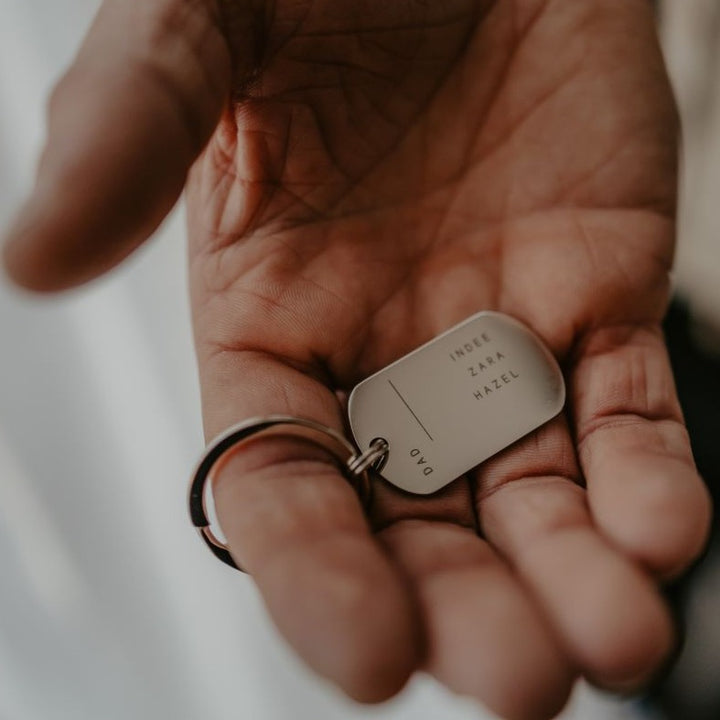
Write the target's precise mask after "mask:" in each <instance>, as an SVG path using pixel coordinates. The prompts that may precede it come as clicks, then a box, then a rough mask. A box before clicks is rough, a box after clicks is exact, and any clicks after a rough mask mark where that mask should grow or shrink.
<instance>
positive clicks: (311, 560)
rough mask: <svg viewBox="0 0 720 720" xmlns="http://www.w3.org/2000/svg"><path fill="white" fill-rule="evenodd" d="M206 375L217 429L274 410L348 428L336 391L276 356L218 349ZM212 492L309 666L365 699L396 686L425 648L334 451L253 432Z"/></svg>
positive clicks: (237, 553) (237, 552)
mask: <svg viewBox="0 0 720 720" xmlns="http://www.w3.org/2000/svg"><path fill="white" fill-rule="evenodd" d="M201 373H202V378H203V398H204V408H205V420H206V427H207V429H208V431H209V432H210V433H211V434H214V433H217V432H219V431H220V430H222V429H224V428H225V427H227V426H229V425H231V424H233V423H234V422H236V421H237V420H238V419H242V418H249V417H255V416H264V415H270V414H277V413H281V414H282V413H286V414H291V415H296V416H302V417H307V418H310V419H314V420H316V421H318V422H320V423H323V424H325V425H328V426H330V427H333V428H335V429H336V430H339V431H341V430H342V420H341V415H340V408H339V405H338V402H337V399H336V398H335V395H334V394H333V393H332V392H330V391H329V390H328V389H327V388H325V387H324V386H322V385H321V384H320V383H318V382H317V381H316V380H314V379H312V378H310V377H309V376H307V375H305V374H303V373H301V372H299V371H298V370H296V369H294V368H292V367H290V366H288V365H287V364H285V363H283V362H281V361H279V360H275V359H273V358H271V357H269V356H267V355H264V354H260V353H252V352H238V353H234V352H226V353H219V354H216V355H214V356H213V358H211V359H206V360H205V361H204V362H203V363H202V368H201ZM214 497H215V504H216V509H217V514H218V518H219V522H220V526H221V529H222V531H223V534H224V535H225V537H226V538H227V543H228V545H229V548H230V551H231V553H232V555H233V557H234V558H235V560H236V562H237V563H238V564H239V565H241V566H242V567H243V568H245V569H246V570H247V571H248V572H249V573H250V574H251V575H252V577H253V579H254V581H255V582H256V583H257V585H258V588H259V589H260V591H261V593H262V595H263V598H264V600H265V603H266V605H267V607H268V610H269V612H270V614H271V616H272V617H273V619H274V621H275V623H276V625H277V626H278V628H279V629H280V631H281V632H282V633H283V634H284V636H285V637H286V638H287V640H288V641H289V642H290V644H291V645H292V646H293V647H294V648H295V649H296V651H297V652H298V653H299V655H300V656H301V657H302V658H303V659H304V660H305V661H306V662H307V663H308V665H309V666H310V667H312V668H313V669H314V670H315V671H316V672H318V673H319V674H320V675H322V676H324V677H326V678H329V679H331V680H332V681H334V682H335V683H337V684H338V685H339V686H340V687H341V688H343V689H344V690H345V691H346V692H347V693H348V694H349V695H350V696H352V697H353V698H355V699H357V700H360V701H367V702H373V701H379V700H383V699H386V698H387V697H390V696H391V695H393V694H394V693H396V692H397V691H398V690H399V689H400V688H401V687H402V686H403V684H404V683H405V681H406V680H407V678H408V677H409V676H410V674H411V673H412V672H413V671H414V670H415V668H416V667H417V666H418V664H419V663H420V659H421V655H422V634H421V630H420V625H419V622H418V620H417V613H416V611H415V606H414V604H413V601H412V599H411V595H410V592H409V590H408V589H407V587H406V585H405V583H404V581H403V580H402V579H401V577H400V576H399V574H398V573H397V572H396V571H395V569H394V567H393V565H392V564H391V562H390V561H389V560H388V558H387V557H386V555H385V553H384V552H383V551H382V550H381V548H380V546H379V545H378V543H377V542H376V540H375V538H374V537H373V535H372V534H371V532H370V529H369V527H368V523H367V521H366V519H365V516H364V514H363V510H362V508H361V505H360V502H359V500H358V498H357V496H356V494H355V491H354V490H353V489H352V488H351V487H350V486H349V484H348V483H347V481H346V480H345V479H344V478H343V477H342V475H341V474H340V472H339V471H338V469H337V466H336V465H335V464H334V463H333V462H331V460H330V459H329V458H328V456H327V455H326V454H325V453H324V452H323V451H321V450H319V448H317V447H314V446H312V445H309V444H306V443H304V442H297V441H283V440H278V439H273V440H270V439H266V440H259V441H256V442H253V443H252V444H250V445H248V446H247V447H245V448H243V449H242V450H241V451H239V452H237V453H235V454H232V455H231V456H230V458H229V459H228V460H227V462H225V463H223V464H222V465H221V467H220V470H219V474H218V477H217V479H216V483H215V489H214Z"/></svg>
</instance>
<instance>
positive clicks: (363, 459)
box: [348, 437, 390, 475]
mask: <svg viewBox="0 0 720 720" xmlns="http://www.w3.org/2000/svg"><path fill="white" fill-rule="evenodd" d="M389 449H390V446H389V445H388V441H387V440H386V439H385V438H380V437H379V438H375V439H374V440H373V441H372V442H371V443H370V447H369V448H368V449H367V450H366V451H365V452H364V453H361V454H360V455H356V456H355V457H354V458H351V459H350V460H349V461H348V470H349V471H350V472H351V473H352V474H353V475H361V474H362V473H364V472H366V471H367V470H369V469H370V468H374V469H375V470H379V467H380V466H381V465H382V464H384V462H385V459H386V458H387V454H388V451H389Z"/></svg>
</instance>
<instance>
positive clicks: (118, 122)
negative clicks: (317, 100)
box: [4, 0, 251, 291]
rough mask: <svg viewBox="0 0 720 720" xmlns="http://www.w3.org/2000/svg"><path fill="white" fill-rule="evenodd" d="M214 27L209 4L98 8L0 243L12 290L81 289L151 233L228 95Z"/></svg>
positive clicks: (140, 2)
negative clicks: (29, 187) (31, 183)
mask: <svg viewBox="0 0 720 720" xmlns="http://www.w3.org/2000/svg"><path fill="white" fill-rule="evenodd" d="M241 5H242V6H245V5H246V4H245V3H242V4H241ZM220 22H221V19H220V17H219V15H218V12H217V9H216V4H215V3H214V2H211V0H194V1H193V2H185V1H184V0H132V1H131V2H124V1H123V0H106V2H105V3H104V4H103V6H102V8H101V10H100V12H99V14H98V16H97V18H96V20H95V22H94V24H93V26H92V28H91V30H90V32H89V34H88V36H87V38H86V40H85V42H84V44H83V46H82V48H81V50H80V52H79V54H78V56H77V59H76V60H75V62H74V64H73V65H72V67H71V68H70V70H69V71H68V72H67V74H66V75H65V76H64V78H63V79H62V80H61V81H60V83H59V84H58V86H57V87H56V89H55V91H54V92H53V95H52V98H51V100H50V103H49V112H48V116H49V117H48V140H47V144H46V147H45V150H44V153H43V156H42V160H41V162H40V166H39V169H38V175H37V180H36V185H35V188H34V190H33V191H32V194H31V197H30V199H29V200H28V202H27V204H26V205H25V207H24V209H23V210H22V211H21V213H20V215H19V217H18V218H17V221H16V222H15V224H14V226H13V227H12V228H11V229H10V231H9V234H8V238H7V242H6V247H5V251H4V259H5V264H6V266H7V269H8V271H9V273H10V275H11V276H12V277H13V278H14V279H15V280H16V281H17V282H18V283H20V284H22V285H24V286H27V287H28V288H31V289H35V290H40V291H53V290H59V289H63V288H66V287H69V286H73V285H76V284H79V283H81V282H84V281H86V280H89V279H91V278H93V277H94V276H96V275H98V274H100V273H102V272H104V271H105V270H107V269H109V268H110V267H112V266H113V265H115V264H116V263H117V262H119V261H120V260H122V259H123V258H124V257H125V256H126V255H128V254H129V253H130V252H131V251H132V250H133V249H134V248H135V247H136V246H137V245H139V244H140V243H141V242H142V241H143V240H144V239H145V238H146V237H147V236H148V235H149V234H150V233H151V232H153V231H154V230H155V229H156V228H157V226H158V225H159V224H160V222H161V221H162V220H163V218H164V217H165V215H166V214H167V213H168V212H169V210H170V209H171V208H172V206H173V205H174V204H175V201H176V200H177V198H178V196H179V194H180V192H181V191H182V188H183V186H184V183H185V176H186V174H187V171H188V169H189V167H190V165H191V164H192V163H193V161H194V160H195V158H196V157H197V155H198V154H199V153H200V151H201V150H202V148H203V146H204V145H205V144H206V142H207V140H208V139H209V137H210V135H211V133H212V131H213V129H214V127H215V125H216V123H217V121H218V118H219V116H220V113H221V110H222V107H223V104H224V102H225V99H226V96H227V93H228V88H229V83H230V74H231V71H230V59H229V55H228V50H227V47H226V43H225V40H224V38H223V35H222V33H221V30H220ZM248 22H249V21H248ZM240 24H241V23H239V22H236V23H235V27H234V29H236V30H239V26H240ZM248 52H251V44H250V43H248Z"/></svg>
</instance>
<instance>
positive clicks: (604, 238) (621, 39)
mask: <svg viewBox="0 0 720 720" xmlns="http://www.w3.org/2000/svg"><path fill="white" fill-rule="evenodd" d="M251 5H253V4H252V3H249V2H239V1H237V2H232V1H231V0H225V1H224V2H221V3H220V9H219V10H218V9H217V8H216V7H215V5H214V4H213V3H210V2H209V1H208V2H204V1H200V0H198V1H196V2H180V0H156V2H154V3H129V4H128V3H122V2H117V1H116V2H108V3H106V5H105V8H104V10H103V11H102V12H101V15H100V17H99V19H98V21H97V23H96V25H95V28H94V30H93V32H92V33H91V35H90V37H89V39H88V41H87V42H86V44H85V46H84V49H83V51H82V52H81V54H80V57H79V59H78V61H77V63H76V65H75V67H74V69H73V70H71V71H70V73H69V74H68V75H67V77H66V79H65V80H64V81H63V83H62V84H61V87H60V89H59V91H58V92H57V94H56V97H55V99H54V101H53V105H52V108H53V110H52V112H51V132H50V142H49V146H48V150H47V152H46V154H45V157H44V161H43V164H42V166H41V174H40V181H39V183H38V189H37V191H36V194H35V197H34V199H33V200H32V201H31V207H30V209H29V210H28V211H27V212H26V213H25V215H24V217H23V219H21V220H20V221H19V224H18V226H17V228H16V230H15V233H14V235H15V238H14V241H13V242H12V243H11V244H10V245H9V247H8V251H7V260H8V264H9V266H10V268H11V270H12V271H13V272H14V274H15V275H16V276H17V277H18V279H19V280H20V281H21V282H24V283H25V284H28V285H30V286H34V287H37V288H40V289H55V288H58V287H62V286H65V285H69V284H74V283H76V282H79V281H81V280H84V279H87V278H89V277H92V276H93V275H95V274H97V273H99V272H101V271H102V270H104V269H106V268H107V267H109V266H110V265H112V264H114V263H115V262H116V261H117V260H119V259H120V258H121V257H123V256H124V255H125V254H127V253H128V252H129V251H130V250H131V249H132V247H133V246H134V245H136V244H137V243H138V242H139V241H140V240H141V239H143V238H144V237H145V236H146V235H147V234H148V232H149V231H151V230H152V229H153V227H154V226H155V225H156V224H157V222H159V220H160V219H161V218H162V217H163V216H164V214H165V213H166V212H167V210H168V209H169V206H170V205H171V204H172V202H174V199H175V198H176V196H177V193H178V192H179V190H180V189H181V187H182V186H183V185H184V184H185V175H186V171H187V168H188V167H189V166H190V165H191V164H192V163H193V162H194V161H195V159H196V157H197V155H198V153H199V152H200V151H201V150H202V154H201V155H200V158H199V159H198V160H197V161H196V162H194V165H193V168H192V172H191V173H190V178H189V182H188V206H189V225H190V260H191V265H190V267H191V291H192V297H193V314H194V322H195V330H196V340H197V349H198V357H199V361H200V373H201V382H202V389H203V402H204V415H205V425H206V430H207V433H208V435H214V434H216V433H218V432H220V431H222V430H223V429H224V428H225V427H227V426H228V425H230V424H232V423H234V422H237V421H238V420H241V419H244V418H247V417H251V416H258V415H268V414H277V413H284V414H294V415H299V416H303V417H309V418H312V419H315V420H318V421H320V422H323V423H325V424H328V425H331V426H334V427H336V428H337V429H340V430H342V428H343V415H344V409H343V402H344V397H345V394H346V393H347V392H348V391H349V390H350V389H351V388H352V387H353V385H354V384H356V383H357V382H358V381H359V380H361V379H363V378H364V377H366V376H367V375H369V374H370V373H372V372H374V371H376V370H378V369H380V368H381V367H383V366H385V365H387V364H388V363H389V362H391V361H393V360H395V359H397V358H398V357H400V356H402V355H404V354H405V353H407V352H408V351H410V350H412V349H414V348H415V347H417V346H419V345H420V344H422V343H423V342H425V341H427V340H429V339H430V338H432V337H433V336H435V335H437V334H438V333H440V332H442V331H443V330H445V329H447V328H449V327H451V326H452V325H454V324H456V323H458V322H459V321H461V320H463V319H465V318H466V317H468V316H469V315H471V314H473V313H475V312H477V311H479V310H483V309H494V310H499V311H501V312H505V313H507V314H509V315H512V316H514V317H516V318H518V319H520V320H522V321H524V322H525V323H526V324H528V325H529V326H531V327H532V328H533V329H534V330H535V331H536V332H537V333H538V334H539V335H540V336H541V337H543V338H544V340H545V341H546V342H547V344H548V345H549V346H550V348H551V349H552V350H553V352H554V353H555V354H556V356H557V357H558V359H559V360H560V362H561V364H562V366H563V369H564V370H565V373H566V378H567V380H568V383H569V388H570V393H569V402H568V407H567V411H566V413H565V415H564V416H561V417H560V418H557V419H556V420H554V421H552V422H551V423H549V424H548V425H547V426H545V427H544V428H542V429H541V430H539V431H537V432H535V433H533V434H532V435H530V436H528V437H527V438H525V439H523V440H522V441H520V442H519V443H516V444H515V445H513V446H512V447H511V448H509V449H508V450H506V451H504V452H503V453H501V454H500V455H498V456H496V457H495V458H493V459H492V460H491V461H489V462H486V463H485V464H483V465H482V466H481V467H480V468H478V469H477V470H476V471H474V472H473V473H471V475H470V476H468V477H467V478H461V479H459V480H458V481H456V482H455V483H453V484H452V485H450V486H449V487H448V488H446V489H445V490H444V491H442V492H440V493H438V494H437V495H435V496H432V497H429V498H427V497H424V498H411V497H408V496H407V495H405V494H402V493H399V492H396V491H393V490H391V489H390V488H389V487H388V486H387V485H385V484H384V483H383V482H382V481H379V482H378V484H377V488H376V492H375V499H374V503H373V506H372V508H371V512H370V515H371V517H370V523H368V522H367V520H366V518H365V516H364V515H363V512H362V510H361V507H360V504H359V502H358V500H357V498H356V497H355V495H354V493H353V491H352V490H351V488H350V487H349V486H348V485H347V484H346V483H345V482H344V481H342V480H341V478H340V476H339V474H338V472H337V470H336V469H335V468H334V466H333V465H332V464H331V463H329V462H328V461H327V458H325V457H324V456H323V455H322V453H320V452H315V451H313V450H312V449H308V448H307V447H306V446H301V445H297V444H294V443H290V442H286V443H279V442H278V441H273V442H272V443H270V442H269V441H266V442H263V443H257V444H255V445H254V446H253V447H252V448H251V449H250V451H248V452H245V453H242V454H237V455H235V456H233V458H231V459H230V461H229V462H228V463H227V464H226V465H225V466H224V468H223V470H222V473H221V474H220V477H219V480H218V483H217V487H216V501H217V504H218V513H219V516H220V521H221V525H222V527H223V530H224V532H225V534H226V536H227V537H228V542H229V545H230V547H231V550H232V552H233V554H234V555H235V557H236V558H237V560H238V562H239V563H241V564H242V565H243V566H244V567H245V568H247V569H248V570H249V571H250V572H251V573H252V575H253V576H254V578H255V580H256V582H257V583H258V585H259V587H260V589H261V591H262V592H263V594H264V597H265V599H266V602H267V604H268V607H269V609H270V612H271V613H272V615H273V617H274V619H275V621H276V622H277V624H278V626H279V627H280V628H281V630H282V631H283V633H284V634H285V636H286V637H287V638H288V639H289V641H290V642H291V643H292V644H293V645H294V646H295V647H296V648H297V650H298V651H299V652H300V654H301V655H302V656H303V657H304V658H305V659H306V660H307V661H308V662H309V664H310V665H312V666H313V667H314V668H315V669H316V670H318V671H319V672H320V673H322V674H323V675H325V676H327V677H330V678H332V679H333V680H334V681H336V682H337V683H338V684H340V685H341V686H342V687H343V688H344V689H345V690H346V691H347V692H348V693H349V694H351V695H352V696H354V697H357V698H359V699H362V700H379V699H382V698H384V697H387V696H389V695H391V694H393V693H394V692H396V691H397V690H398V689H399V687H401V686H402V684H403V683H404V681H405V680H406V679H407V677H408V676H409V675H410V674H411V673H412V672H413V671H414V670H415V669H418V668H425V669H427V670H428V671H429V672H431V673H433V674H434V675H436V676H437V677H438V678H439V679H440V680H441V681H442V682H444V683H445V684H446V685H447V686H448V687H450V688H452V689H454V690H456V691H458V692H461V693H464V694H470V695H474V696H475V697H477V698H479V699H481V700H483V701H484V702H485V703H487V704H488V705H489V706H490V707H492V708H493V709H495V710H496V711H498V712H500V713H502V714H504V715H506V716H508V717H523V718H524V717H538V718H543V717H550V716H552V715H553V714H554V713H555V712H556V711H557V710H558V709H559V708H560V707H561V706H562V704H563V703H564V701H565V698H566V697H567V693H568V691H569V689H570V687H571V684H572V681H573V679H574V677H575V676H576V675H577V674H578V673H580V674H584V675H586V676H587V677H589V678H590V679H591V680H592V681H594V682H596V683H598V684H601V685H604V686H607V687H611V688H617V689H631V688H633V687H635V686H637V685H638V684H640V683H642V682H644V681H646V680H647V679H648V678H649V677H650V676H651V675H652V673H653V672H654V671H655V670H656V669H657V667H658V665H659V664H660V663H661V662H662V661H663V659H664V658H665V657H666V656H667V654H668V653H669V651H670V649H671V647H672V644H673V637H672V628H671V625H670V621H669V617H668V613H667V610H666V608H665V607H664V605H663V602H662V600H661V599H660V595H659V593H658V591H657V589H656V587H655V584H654V582H653V580H652V579H651V577H652V576H655V577H657V578H664V577H668V576H672V575H674V574H677V573H678V572H679V571H681V570H682V569H683V568H684V567H685V566H686V565H687V564H688V563H689V562H690V561H691V560H692V559H693V558H694V557H695V556H696V555H697V553H698V552H699V550H700V549H701V547H702V544H703V542H704V538H705V534H706V530H707V523H708V515H709V510H708V502H707V498H706V493H705V491H704V489H703V486H702V483H701V482H700V480H699V478H698V477H697V475H696V472H695V469H694V465H693V461H692V456H691V453H690V448H689V444H688V440H687V435H686V432H685V429H684V426H683V423H682V417H681V412H680V409H679V406H678V403H677V399H676V396H675V390H674V386H673V381H672V376H671V372H670V368H669V365H668V360H667V357H666V353H665V349H664V344H663V339H662V334H661V331H660V326H659V324H660V320H661V318H662V316H663V313H664V311H665V307H666V303H667V299H668V285H669V283H668V272H669V268H670V265H671V261H672V248H673V239H674V211H675V208H674V203H675V170H676V168H675V163H676V133H677V129H676V121H675V115H674V107H673V103H672V97H671V94H670V91H669V89H668V87H667V82H666V78H665V74H664V69H663V66H662V61H661V58H660V55H659V51H658V48H657V44H656V39H655V36H654V29H653V22H652V13H651V10H650V9H649V3H647V2H646V0H613V1H612V2H607V1H606V0H603V1H600V0H598V1H597V2H596V1H594V0H587V1H586V2H582V3H579V2H576V1H574V0H555V1H554V2H548V1H547V0H515V1H514V2H509V1H508V2H478V1H473V0H451V1H450V0H449V1H448V2H443V3H425V2H420V1H419V0H416V1H412V2H386V3H380V2H374V1H373V2H359V1H358V0H341V1H338V0H316V1H314V2H313V1H311V0H303V1H302V2H290V1H289V0H277V1H276V2H265V3H261V2H258V3H255V4H254V6H253V7H250V6H251ZM148 6H149V7H148ZM119 26H123V27H126V28H130V27H132V28H133V31H134V33H135V36H136V39H135V41H134V44H133V45H132V47H128V43H127V39H126V38H123V40H122V41H121V40H118V35H122V33H119V32H118V27H119ZM228 94H230V96H231V98H232V101H231V102H230V103H228V101H227V98H228ZM119 113H121V115H119ZM118 116H120V117H124V118H126V119H127V124H126V125H124V126H123V127H122V128H120V127H118V126H117V125H116V124H113V123H111V122H109V120H108V118H109V117H118ZM80 118H82V122H79V120H80ZM208 138H211V139H210V142H209V144H207V142H208ZM138 179H141V180H142V182H138ZM71 181H72V182H71ZM108 225H109V228H108ZM100 228H102V236H103V237H102V239H103V241H102V242H99V241H98V231H99V230H100ZM428 381H429V382H431V381H432V380H431V379H429V380H428ZM368 525H371V527H368ZM476 527H477V528H479V530H480V535H481V536H478V534H477V533H476ZM373 531H374V534H373Z"/></svg>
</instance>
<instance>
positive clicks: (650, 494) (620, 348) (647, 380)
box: [571, 326, 711, 578]
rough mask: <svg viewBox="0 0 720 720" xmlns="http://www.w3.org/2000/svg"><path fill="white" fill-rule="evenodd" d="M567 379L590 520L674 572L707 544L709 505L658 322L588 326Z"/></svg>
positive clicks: (661, 571)
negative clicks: (592, 329) (590, 330)
mask: <svg viewBox="0 0 720 720" xmlns="http://www.w3.org/2000/svg"><path fill="white" fill-rule="evenodd" d="M571 384H572V403H573V409H574V413H575V432H576V435H577V446H578V452H579V458H580V463H581V465H582V470H583V473H584V475H585V478H586V481H587V489H588V501H589V504H590V510H591V512H592V515H593V518H594V521H595V523H596V524H597V526H598V528H599V529H600V530H601V531H602V533H603V534H604V535H605V536H606V537H607V538H608V539H609V540H610V542H612V543H613V544H614V545H615V546H616V547H618V548H620V549H621V550H622V551H623V552H625V553H627V554H628V555H629V556H630V557H632V558H634V559H635V560H637V561H638V562H640V563H642V564H643V565H644V566H645V567H646V568H648V569H649V570H650V571H652V572H653V573H655V574H656V575H658V576H660V577H663V578H665V577H672V576H674V575H677V574H678V573H680V572H681V571H682V570H684V569H685V568H686V567H687V566H688V565H689V564H690V563H691V562H692V561H693V560H694V559H695V558H696V557H697V556H698V554H699V553H700V552H701V550H702V548H703V547H704V545H705V541H706V539H707V535H708V531H709V525H710V514H711V509H710V500H709V494H708V492H707V489H706V487H705V485H704V483H703V482H702V480H701V478H700V477H699V475H698V473H697V470H696V469H695V464H694V461H693V457H692V451H691V448H690V442H689V438H688V434H687V431H686V429H685V425H684V423H683V419H682V412H681V410H680V405H679V402H678V399H677V395H676V392H675V384H674V381H673V376H672V369H671V367H670V362H669V359H668V356H667V351H666V348H665V344H664V341H663V337H662V332H661V330H660V328H659V327H640V328H638V327H635V326H632V327H630V326H629V327H615V328H606V329H602V330H597V331H595V332H593V333H592V334H590V335H589V336H588V337H587V339H586V340H585V341H584V342H583V343H582V345H581V347H580V350H579V356H578V359H577V364H576V366H575V369H574V371H573V374H572V383H571Z"/></svg>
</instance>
